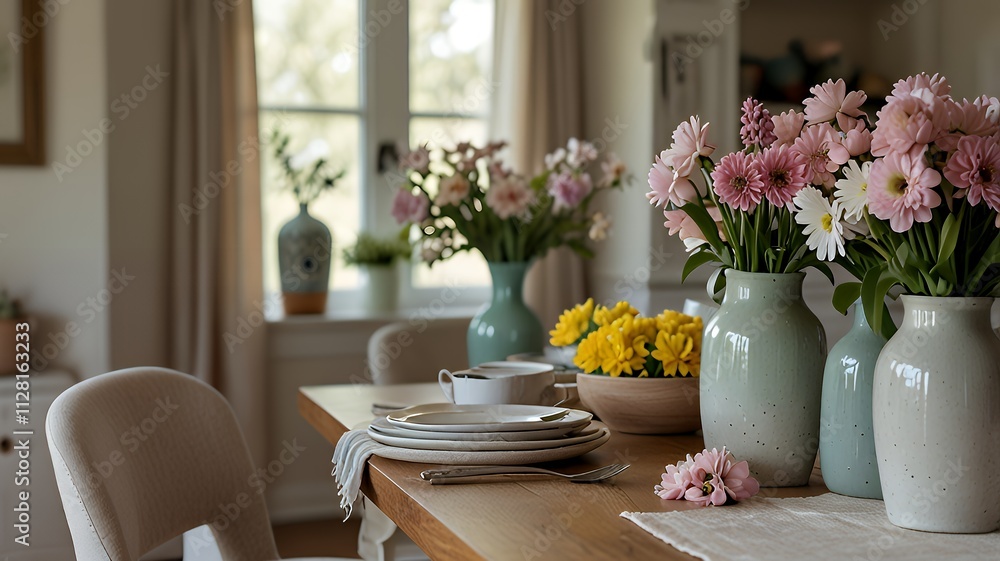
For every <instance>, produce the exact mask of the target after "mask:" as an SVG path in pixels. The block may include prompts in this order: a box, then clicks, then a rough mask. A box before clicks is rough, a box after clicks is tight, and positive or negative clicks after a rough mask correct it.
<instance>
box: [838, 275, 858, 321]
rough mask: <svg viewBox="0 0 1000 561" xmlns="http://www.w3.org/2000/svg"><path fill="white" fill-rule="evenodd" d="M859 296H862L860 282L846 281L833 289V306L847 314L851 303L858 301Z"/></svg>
mask: <svg viewBox="0 0 1000 561" xmlns="http://www.w3.org/2000/svg"><path fill="white" fill-rule="evenodd" d="M858 298H861V283H860V282H845V283H844V284H842V285H840V286H838V287H837V288H835V289H833V307H834V308H836V309H837V311H838V312H840V313H842V314H844V315H845V316H846V315H847V311H848V310H849V309H850V308H851V304H854V303H855V302H857V300H858Z"/></svg>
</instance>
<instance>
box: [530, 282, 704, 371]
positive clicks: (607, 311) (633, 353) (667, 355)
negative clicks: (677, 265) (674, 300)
mask: <svg viewBox="0 0 1000 561" xmlns="http://www.w3.org/2000/svg"><path fill="white" fill-rule="evenodd" d="M549 334H550V335H551V336H552V338H551V339H550V341H549V342H550V343H551V344H552V345H555V346H565V345H572V344H577V345H578V348H577V351H576V357H575V358H574V360H573V363H574V364H576V366H578V367H579V368H580V369H582V370H583V371H584V372H586V373H587V374H603V375H607V376H612V377H616V378H617V377H631V378H664V377H666V378H670V377H697V376H698V374H699V370H700V367H701V337H702V320H701V318H700V317H692V316H689V315H685V314H682V313H680V312H675V311H673V310H664V311H663V312H662V313H660V314H659V315H657V316H656V317H641V316H640V315H639V312H638V311H637V310H636V309H635V308H634V307H632V306H631V305H630V304H629V303H628V302H619V303H618V304H616V305H615V306H613V307H610V308H609V307H605V306H600V305H596V306H595V305H594V301H593V299H590V300H587V301H586V302H585V303H583V304H580V305H578V306H576V307H574V308H572V309H570V310H566V311H565V312H564V313H563V314H562V315H561V316H560V317H559V322H558V323H557V324H556V327H555V329H553V330H552V331H551V332H550V333H549Z"/></svg>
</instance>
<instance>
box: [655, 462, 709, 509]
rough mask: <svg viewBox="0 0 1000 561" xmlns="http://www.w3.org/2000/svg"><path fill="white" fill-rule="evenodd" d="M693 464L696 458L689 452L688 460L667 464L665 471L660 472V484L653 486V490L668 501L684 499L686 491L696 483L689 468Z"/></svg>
mask: <svg viewBox="0 0 1000 561" xmlns="http://www.w3.org/2000/svg"><path fill="white" fill-rule="evenodd" d="M691 465H694V460H693V459H692V458H691V454H688V456H687V460H686V461H683V462H678V463H677V464H676V465H669V466H667V467H666V468H665V471H664V473H662V474H660V484H659V485H656V486H654V487H653V492H654V493H656V495H657V496H659V497H660V498H661V499H664V500H667V501H676V500H680V499H683V498H684V493H685V492H687V490H688V489H690V488H691V487H693V486H694V485H695V484H696V482H695V481H694V480H693V479H692V478H691V471H690V469H688V468H689V466H691ZM698 483H700V482H698Z"/></svg>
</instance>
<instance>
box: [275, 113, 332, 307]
mask: <svg viewBox="0 0 1000 561" xmlns="http://www.w3.org/2000/svg"><path fill="white" fill-rule="evenodd" d="M290 142H291V137H289V136H288V135H287V134H285V133H283V132H281V131H280V130H275V131H274V134H273V135H272V137H271V144H272V148H273V152H274V158H275V159H276V160H277V161H278V163H279V165H280V168H281V172H282V175H283V176H284V177H283V185H282V188H283V189H286V190H288V191H291V193H292V195H293V196H294V197H295V200H296V201H298V203H299V214H298V216H296V217H295V218H293V219H292V220H290V221H289V222H288V223H286V224H285V225H284V226H282V227H281V231H280V232H279V233H278V267H279V269H280V273H281V298H282V302H283V303H284V308H285V313H286V314H321V313H323V312H324V311H325V310H326V297H327V293H328V292H329V287H330V265H331V263H330V260H331V257H332V255H333V236H332V235H331V234H330V229H329V228H327V227H326V225H325V224H323V223H322V222H320V221H319V220H317V219H315V218H313V217H312V216H310V215H309V204H310V203H312V202H313V201H315V200H316V199H317V198H319V196H320V195H322V194H323V193H325V192H327V191H328V190H330V189H333V188H334V187H336V185H337V181H339V180H340V179H341V178H343V177H344V173H345V171H344V170H343V169H341V170H339V171H332V170H331V169H330V164H329V162H328V161H327V160H326V158H322V157H319V158H313V157H312V154H313V153H317V152H320V151H324V150H325V149H324V148H323V146H322V144H323V143H322V141H314V142H313V143H311V144H310V146H309V147H307V148H306V149H304V150H301V151H299V152H297V153H292V152H290V150H289V144H290Z"/></svg>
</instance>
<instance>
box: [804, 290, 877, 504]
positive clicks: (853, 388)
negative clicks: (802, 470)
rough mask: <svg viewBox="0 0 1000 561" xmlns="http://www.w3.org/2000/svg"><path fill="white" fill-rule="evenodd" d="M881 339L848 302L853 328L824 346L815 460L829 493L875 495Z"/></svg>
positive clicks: (857, 307)
mask: <svg viewBox="0 0 1000 561" xmlns="http://www.w3.org/2000/svg"><path fill="white" fill-rule="evenodd" d="M884 345H885V339H884V338H883V337H882V336H881V335H879V334H877V333H875V332H874V331H872V328H871V326H870V325H869V324H868V320H867V318H866V317H865V311H864V308H863V307H862V306H861V301H860V300H859V301H858V302H855V303H854V326H853V327H852V328H851V330H850V331H848V332H847V335H844V338H843V339H841V340H840V341H837V343H836V344H835V345H834V346H833V348H831V349H830V354H829V356H828V357H827V359H826V370H825V372H824V373H823V405H822V408H821V410H820V432H819V463H820V467H821V468H822V470H823V482H824V483H826V487H827V488H828V489H830V490H831V491H833V492H834V493H839V494H841V495H848V496H851V497H861V498H863V499H881V498H882V485H881V483H880V482H879V477H878V461H877V460H876V459H875V434H874V432H873V430H872V384H873V383H874V379H875V362H876V361H877V360H878V355H879V353H880V352H882V347H883V346H884Z"/></svg>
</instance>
